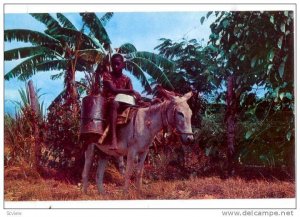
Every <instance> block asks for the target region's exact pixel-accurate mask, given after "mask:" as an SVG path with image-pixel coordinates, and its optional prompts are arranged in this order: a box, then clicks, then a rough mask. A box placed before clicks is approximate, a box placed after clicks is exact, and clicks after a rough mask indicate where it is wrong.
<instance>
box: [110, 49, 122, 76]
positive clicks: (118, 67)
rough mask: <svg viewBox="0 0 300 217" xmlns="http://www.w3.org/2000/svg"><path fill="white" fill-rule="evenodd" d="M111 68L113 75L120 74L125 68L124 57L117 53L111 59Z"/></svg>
mask: <svg viewBox="0 0 300 217" xmlns="http://www.w3.org/2000/svg"><path fill="white" fill-rule="evenodd" d="M111 67H112V70H113V72H114V73H117V74H119V73H122V70H123V69H124V67H125V63H124V57H123V56H122V55H121V54H119V53H117V54H114V55H113V56H112V57H111Z"/></svg>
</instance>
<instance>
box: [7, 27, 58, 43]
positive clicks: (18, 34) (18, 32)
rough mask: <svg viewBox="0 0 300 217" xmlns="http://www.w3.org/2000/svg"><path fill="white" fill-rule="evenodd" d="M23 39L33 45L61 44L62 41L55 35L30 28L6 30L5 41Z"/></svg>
mask: <svg viewBox="0 0 300 217" xmlns="http://www.w3.org/2000/svg"><path fill="white" fill-rule="evenodd" d="M14 40H16V41H21V42H30V43H31V44H33V45H49V44H59V43H60V42H59V41H58V40H57V39H55V38H54V37H52V36H50V35H47V34H44V33H41V32H38V31H33V30H28V29H9V30H4V41H8V42H11V41H14Z"/></svg>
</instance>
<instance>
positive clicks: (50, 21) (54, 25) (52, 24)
mask: <svg viewBox="0 0 300 217" xmlns="http://www.w3.org/2000/svg"><path fill="white" fill-rule="evenodd" d="M30 15H31V16H32V17H33V18H35V19H36V20H38V21H40V22H41V23H43V24H45V25H46V26H47V29H48V31H49V32H50V34H52V33H54V32H56V31H57V30H58V29H60V28H61V26H60V24H59V23H58V22H57V20H56V19H54V18H53V17H52V16H51V15H50V14H48V13H30Z"/></svg>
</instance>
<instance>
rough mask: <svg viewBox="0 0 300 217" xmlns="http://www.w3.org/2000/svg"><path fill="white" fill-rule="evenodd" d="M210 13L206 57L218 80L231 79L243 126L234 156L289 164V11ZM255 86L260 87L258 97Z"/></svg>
mask: <svg viewBox="0 0 300 217" xmlns="http://www.w3.org/2000/svg"><path fill="white" fill-rule="evenodd" d="M216 16H217V19H216V21H215V22H214V23H212V24H211V31H212V36H211V37H210V42H209V45H208V46H213V47H214V49H215V52H216V54H215V55H212V58H213V61H214V62H215V64H216V65H217V66H218V67H219V79H221V80H224V81H225V80H226V79H227V77H228V76H230V75H234V78H235V94H236V100H238V102H239V103H238V104H239V112H238V114H237V115H238V116H237V117H239V118H238V120H239V122H238V123H237V124H238V126H244V127H240V128H239V134H238V135H236V138H237V144H238V151H237V158H239V160H240V162H242V163H243V164H247V163H249V164H252V163H253V164H259V165H265V166H271V167H275V166H281V165H285V166H288V167H289V168H292V165H293V164H292V163H290V162H291V161H293V160H292V159H293V157H292V156H291V155H292V153H294V152H293V150H292V147H293V142H292V138H293V135H294V133H293V131H294V116H293V112H294V96H293V94H294V92H293V90H294V81H293V79H294V76H293V75H294V64H293V58H294V53H293V35H294V34H293V30H294V29H293V16H294V15H293V12H292V11H272V12H271V11H267V12H259V11H251V12H248V11H245V12H222V13H218V14H216ZM219 84H220V85H219V86H218V87H219V88H221V87H222V82H219ZM256 89H262V91H261V92H262V94H260V96H259V97H260V98H258V97H257V96H256ZM287 114H289V115H287ZM252 123H253V124H252ZM287 156H289V157H287ZM288 162H289V163H288Z"/></svg>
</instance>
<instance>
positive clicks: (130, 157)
mask: <svg viewBox="0 0 300 217" xmlns="http://www.w3.org/2000/svg"><path fill="white" fill-rule="evenodd" d="M135 156H136V152H135V151H133V150H129V152H128V154H127V165H126V172H125V186H124V192H125V193H126V192H128V189H129V184H130V178H131V175H132V172H133V167H134V159H135Z"/></svg>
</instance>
